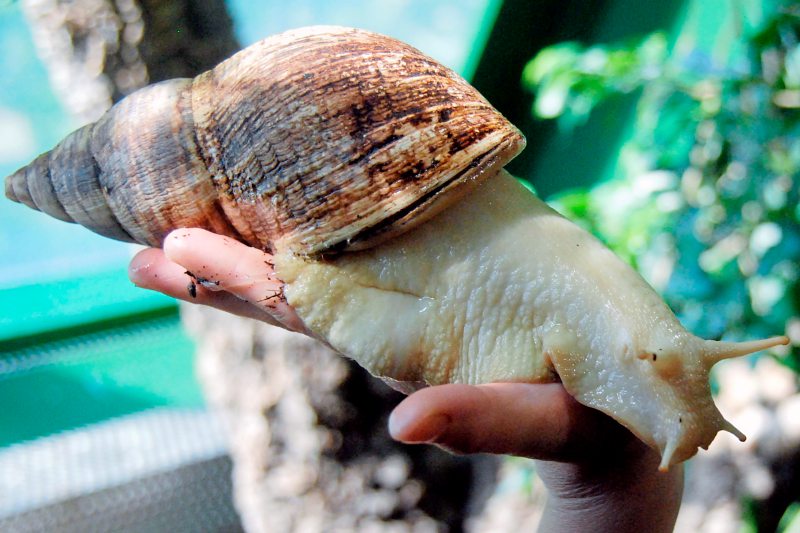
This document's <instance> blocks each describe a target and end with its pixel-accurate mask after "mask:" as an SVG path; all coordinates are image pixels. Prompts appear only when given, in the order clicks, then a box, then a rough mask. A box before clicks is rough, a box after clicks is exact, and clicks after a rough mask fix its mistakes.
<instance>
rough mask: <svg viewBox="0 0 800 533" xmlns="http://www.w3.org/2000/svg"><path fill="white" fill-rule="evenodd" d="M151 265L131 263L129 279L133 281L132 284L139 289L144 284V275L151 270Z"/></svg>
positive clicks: (147, 263)
mask: <svg viewBox="0 0 800 533" xmlns="http://www.w3.org/2000/svg"><path fill="white" fill-rule="evenodd" d="M151 266H152V265H151V263H149V262H146V263H141V264H139V263H131V264H130V265H129V266H128V279H129V280H131V283H133V284H134V285H136V286H137V287H139V286H141V282H142V273H143V272H145V271H147V270H149V269H150V267H151Z"/></svg>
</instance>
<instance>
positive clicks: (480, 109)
mask: <svg viewBox="0 0 800 533" xmlns="http://www.w3.org/2000/svg"><path fill="white" fill-rule="evenodd" d="M523 146H524V139H523V137H522V135H521V134H520V133H519V131H518V130H517V129H516V128H514V126H512V125H511V124H510V123H509V122H508V121H507V120H506V119H505V118H504V117H503V116H502V115H500V114H499V113H498V112H497V111H496V110H495V109H494V108H493V107H492V106H491V105H490V104H489V103H488V102H486V100H485V99H484V98H483V97H482V96H481V95H480V94H479V93H478V92H477V91H476V90H475V89H474V88H473V87H471V86H470V85H469V84H468V83H467V82H466V81H464V80H463V79H462V78H460V77H459V76H458V75H457V74H455V73H454V72H452V71H451V70H449V69H447V68H445V67H443V66H441V65H440V64H439V63H437V62H435V61H434V60H432V59H430V58H428V57H427V56H425V55H423V54H422V53H420V52H419V51H418V50H416V49H414V48H412V47H410V46H408V45H406V44H404V43H401V42H399V41H396V40H394V39H391V38H388V37H385V36H382V35H378V34H375V33H371V32H367V31H363V30H356V29H348V28H338V27H312V28H304V29H301V30H295V31H289V32H286V33H283V34H280V35H276V36H274V37H271V38H268V39H266V40H264V41H261V42H259V43H257V44H254V45H253V46H251V47H249V48H247V49H245V50H243V51H241V52H239V53H237V54H236V55H234V56H232V57H231V58H230V59H228V60H226V61H224V62H223V63H221V64H219V65H218V66H217V67H215V68H214V69H212V70H210V71H208V72H205V73H203V74H201V75H199V76H197V77H196V78H194V79H193V80H189V79H176V80H169V81H166V82H162V83H158V84H155V85H152V86H149V87H145V88H144V89H141V90H139V91H137V92H135V93H133V94H131V95H130V96H128V97H127V98H125V99H124V100H122V101H121V102H119V103H118V104H117V105H116V106H114V107H113V108H112V109H111V110H109V111H108V112H107V113H106V114H105V115H104V116H103V117H102V118H101V119H100V120H99V121H98V122H96V123H94V124H90V125H87V126H85V127H83V128H81V129H79V130H77V131H75V132H73V133H72V134H71V135H70V136H68V137H67V138H66V139H65V140H64V141H62V142H61V143H60V144H59V145H58V146H57V147H56V148H54V149H53V150H52V151H50V152H48V153H46V154H43V155H41V156H40V157H39V158H37V159H36V160H35V161H34V162H33V163H31V164H30V165H29V166H27V167H25V168H22V169H20V170H19V171H17V172H16V173H15V174H13V175H11V176H9V177H8V178H7V179H6V195H7V196H8V197H9V198H11V199H12V200H17V201H21V202H23V203H25V204H27V205H29V206H31V207H33V208H35V209H39V210H41V211H44V212H47V213H49V214H50V215H52V216H54V217H56V218H59V219H61V220H69V221H75V222H77V223H79V224H81V225H84V226H86V227H88V228H90V229H92V230H93V231H95V232H97V233H100V234H102V235H106V236H109V237H113V238H115V239H120V240H129V241H135V242H139V243H142V244H147V245H151V246H160V245H161V243H162V240H163V238H164V236H165V235H166V234H167V233H168V232H169V231H170V230H172V229H175V228H178V227H188V226H192V227H203V228H206V229H209V230H211V231H214V232H217V233H221V234H226V235H229V236H232V237H235V238H237V239H239V240H241V241H243V242H245V243H247V244H250V245H253V246H258V247H260V248H262V249H269V250H274V249H276V248H281V247H285V248H286V249H289V250H292V251H293V252H296V253H302V254H315V253H320V252H330V251H335V250H339V249H358V248H363V247H368V246H370V245H372V244H373V243H375V242H377V241H378V240H380V239H382V238H385V237H388V236H391V235H394V234H397V233H399V232H401V231H404V230H406V229H408V228H410V227H412V226H414V225H416V224H418V223H419V222H422V221H424V220H426V219H428V218H430V217H431V216H432V215H433V214H435V213H437V212H438V211H440V210H441V209H442V208H444V207H446V206H447V205H449V204H450V203H452V202H453V201H455V200H457V199H458V198H459V196H460V195H461V193H463V192H465V191H466V190H467V189H469V185H470V184H474V183H477V182H478V181H480V179H481V178H482V177H485V176H488V175H491V174H493V173H494V172H495V171H496V170H499V169H500V168H501V167H502V166H503V165H505V164H506V163H507V162H508V161H509V160H510V159H511V158H513V157H514V156H515V155H516V154H517V153H518V152H519V151H520V150H522V148H523Z"/></svg>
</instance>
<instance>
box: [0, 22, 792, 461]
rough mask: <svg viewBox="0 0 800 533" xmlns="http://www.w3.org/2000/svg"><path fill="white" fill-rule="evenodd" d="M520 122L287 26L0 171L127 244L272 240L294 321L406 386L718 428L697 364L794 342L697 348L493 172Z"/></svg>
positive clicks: (611, 262)
mask: <svg viewBox="0 0 800 533" xmlns="http://www.w3.org/2000/svg"><path fill="white" fill-rule="evenodd" d="M523 146H524V140H523V138H522V135H521V134H520V133H519V131H518V130H517V129H516V128H514V127H513V126H512V125H511V124H509V123H508V122H507V121H506V119H505V118H503V117H502V115H500V114H499V113H498V112H497V111H496V110H494V109H493V108H492V107H491V105H490V104H488V102H486V101H485V99H483V97H481V96H480V95H479V94H478V93H477V91H475V89H473V88H472V87H471V86H469V85H468V84H467V83H466V82H465V81H464V80H463V79H461V78H460V77H458V76H457V75H456V74H455V73H453V72H452V71H450V70H448V69H446V68H445V67H442V66H441V65H439V64H438V63H436V62H435V61H433V60H431V59H429V58H427V57H426V56H424V55H423V54H421V53H420V52H418V51H417V50H415V49H413V48H411V47H409V46H408V45H405V44H403V43H399V42H398V41H395V40H393V39H389V38H387V37H383V36H380V35H376V34H373V33H369V32H365V31H361V30H354V29H347V28H332V27H315V28H306V29H301V30H296V31H292V32H287V33H284V34H280V35H278V36H275V37H271V38H269V39H267V40H265V41H262V42H261V43H258V44H256V45H254V46H252V47H250V48H248V49H246V50H244V51H242V52H240V53H239V54H236V55H235V56H233V57H232V58H231V59H229V60H227V61H225V62H223V63H221V64H220V65H219V66H217V67H216V68H214V69H213V70H211V71H209V72H206V73H204V74H201V75H200V76H198V77H197V78H195V79H193V80H185V79H181V80H170V81H168V82H163V83H160V84H156V85H153V86H150V87H147V88H145V89H143V90H141V91H138V92H136V93H134V94H132V95H130V96H129V97H127V98H126V99H125V100H123V101H122V102H120V103H119V104H117V105H116V106H115V107H114V108H113V109H112V110H110V111H109V112H108V113H107V114H106V115H105V116H104V117H103V118H101V119H100V120H99V121H98V122H97V123H95V124H92V125H88V126H85V127H84V128H82V129H80V130H78V131H76V132H74V133H73V134H71V135H70V136H69V137H67V139H65V140H64V141H63V142H62V143H61V144H59V146H57V147H56V148H54V149H53V150H52V151H51V152H48V153H46V154H43V155H42V156H40V157H39V158H37V159H36V160H35V161H34V162H33V163H31V164H30V165H29V166H27V167H25V168H23V169H20V170H19V171H17V172H16V173H15V174H12V175H11V176H9V177H8V178H7V179H6V195H7V196H9V197H10V198H11V199H15V200H18V201H22V202H24V203H26V204H28V205H30V206H31V207H34V208H37V209H40V210H42V211H44V212H47V213H49V214H51V215H53V216H55V217H56V218H60V219H62V220H71V221H76V222H79V223H81V224H83V225H85V226H87V227H89V228H90V229H92V230H94V231H97V232H98V233H101V234H104V235H107V236H109V237H113V238H117V239H120V240H130V241H135V242H139V243H142V244H147V245H151V246H160V245H161V243H162V241H163V238H164V236H165V235H166V234H167V233H168V232H169V231H170V230H172V229H176V228H179V227H203V228H206V229H209V230H211V231H214V232H217V233H221V234H224V235H228V236H231V237H233V238H236V239H238V240H241V241H242V242H245V243H246V244H249V245H251V246H255V247H258V248H261V249H264V250H269V251H271V252H273V253H274V256H275V270H276V273H277V274H278V276H279V278H280V279H281V280H283V281H284V282H285V287H284V294H285V296H286V298H287V300H288V302H289V304H290V305H292V307H294V308H295V310H296V311H297V313H298V315H299V316H300V317H301V318H302V319H303V321H304V322H305V324H306V326H307V327H308V328H309V329H310V330H311V331H312V332H313V333H314V334H315V335H316V336H318V337H319V338H321V339H323V340H324V341H326V342H327V343H328V344H330V345H331V346H333V347H334V348H335V349H337V350H338V351H339V352H341V353H343V354H345V355H347V356H349V357H352V358H353V359H355V360H356V361H358V362H359V363H361V364H362V365H363V366H365V367H366V368H367V369H368V370H369V371H371V372H372V373H374V374H376V375H379V376H382V377H385V378H389V379H392V380H397V381H401V382H409V383H421V384H438V383H447V382H462V383H483V382H489V381H525V382H546V381H555V380H560V381H562V382H563V384H564V386H565V387H566V389H567V391H568V392H569V393H570V394H572V395H573V396H574V397H575V398H576V399H577V400H578V401H580V402H582V403H584V404H586V405H588V406H590V407H594V408H597V409H600V410H602V411H604V412H606V413H608V414H609V415H611V416H612V417H613V418H615V419H616V420H617V421H619V422H620V423H622V424H623V425H625V426H626V427H628V428H629V429H631V430H632V431H633V432H634V433H635V434H636V435H637V436H639V437H640V438H641V439H642V440H643V441H644V442H646V443H647V444H649V445H651V446H653V447H654V448H656V449H658V450H659V451H660V452H661V454H662V464H661V466H662V468H667V467H668V466H669V465H671V464H675V463H676V462H679V461H682V460H685V459H687V458H689V457H691V456H692V455H693V454H694V453H696V451H697V448H698V447H707V446H708V445H709V443H710V442H711V441H712V440H713V438H714V436H715V435H716V433H717V432H718V431H719V430H728V431H731V432H733V433H735V434H737V435H739V436H740V437H742V438H743V436H742V435H741V433H739V432H738V431H737V430H736V429H735V428H734V427H733V426H732V425H731V424H730V423H728V422H727V421H725V419H724V418H723V417H722V415H721V414H720V413H719V411H718V410H717V408H716V406H715V405H714V403H713V400H712V398H711V395H710V391H709V385H708V373H709V370H710V368H711V366H712V365H713V364H714V363H715V362H716V361H718V360H720V359H722V358H724V357H731V356H736V355H743V354H745V353H750V352H753V351H757V350H761V349H764V348H768V347H770V346H774V345H775V344H779V343H785V342H786V339H785V338H784V337H775V338H772V339H767V340H764V341H753V342H749V343H723V342H715V341H705V340H702V339H699V338H697V337H695V336H693V335H691V334H690V333H688V332H686V330H685V329H684V328H683V327H682V326H681V325H680V323H679V322H678V320H677V319H676V318H675V316H674V314H672V312H671V311H670V310H669V308H668V307H667V306H666V304H664V302H663V301H662V300H661V299H660V298H659V297H658V296H657V295H656V293H655V292H654V291H653V290H652V289H651V288H650V287H649V286H648V285H647V283H646V282H645V281H644V280H643V279H642V278H641V277H640V276H639V275H638V274H637V273H636V272H635V271H633V269H631V268H630V267H629V266H628V265H626V264H625V263H624V262H622V261H621V260H619V259H618V258H617V257H615V256H614V255H613V254H612V253H611V252H610V251H609V250H608V249H606V248H605V247H604V246H603V245H602V244H601V243H600V242H599V241H597V240H596V239H594V238H593V237H591V236H590V235H589V234H588V233H586V232H584V231H583V230H581V229H580V228H578V227H577V226H576V225H574V224H572V223H571V222H569V221H568V220H566V219H565V218H563V217H561V216H560V215H558V214H557V213H555V212H554V211H553V210H551V209H550V208H549V207H547V206H546V205H545V204H544V203H543V202H541V201H540V200H538V199H537V198H536V197H535V196H534V195H533V194H532V193H530V192H528V191H527V190H526V189H525V188H524V187H522V186H521V185H520V184H519V183H518V182H517V181H516V180H515V179H514V178H513V177H511V176H510V175H509V174H508V173H507V172H506V171H504V170H502V167H503V166H504V165H505V164H506V163H507V162H508V161H509V160H511V159H512V158H513V157H514V156H515V155H516V154H517V153H518V152H519V151H520V150H522V148H523Z"/></svg>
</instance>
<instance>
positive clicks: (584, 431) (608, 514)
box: [129, 229, 683, 533]
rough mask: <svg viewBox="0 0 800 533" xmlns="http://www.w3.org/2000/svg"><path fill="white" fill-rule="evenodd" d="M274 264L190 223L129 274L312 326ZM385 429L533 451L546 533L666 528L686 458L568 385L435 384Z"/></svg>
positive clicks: (248, 313) (295, 326)
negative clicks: (667, 460) (657, 446)
mask: <svg viewBox="0 0 800 533" xmlns="http://www.w3.org/2000/svg"><path fill="white" fill-rule="evenodd" d="M271 265H272V257H271V256H270V255H269V254H266V253H264V252H262V251H260V250H258V249H255V248H251V247H248V246H246V245H244V244H241V243H238V242H236V241H234V240H232V239H229V238H227V237H221V236H218V235H214V234H213V233H209V232H207V231H204V230H200V229H182V230H176V231H174V232H172V233H171V234H169V235H168V236H167V238H166V239H165V241H164V248H163V251H162V250H160V249H152V248H151V249H146V250H143V251H141V252H140V253H138V254H137V255H136V256H135V257H134V258H133V260H132V261H131V264H130V269H129V275H130V278H131V281H133V282H134V283H135V284H136V285H137V286H139V287H143V288H147V289H152V290H156V291H159V292H162V293H165V294H168V295H170V296H173V297H175V298H178V299H181V300H186V301H189V302H192V303H198V304H203V305H208V306H211V307H215V308H217V309H221V310H223V311H227V312H230V313H234V314H236V315H240V316H244V317H249V318H254V319H256V320H261V321H264V322H267V323H269V324H272V325H276V326H279V327H283V328H286V329H289V330H292V331H298V332H301V333H305V334H307V335H311V332H309V331H308V330H307V329H306V328H305V326H304V325H303V323H302V321H301V320H300V319H299V318H298V317H297V315H296V314H295V313H294V312H293V310H292V309H291V307H290V306H289V305H288V304H287V303H285V301H283V300H282V299H281V297H280V294H281V287H282V282H281V281H280V280H279V279H277V277H276V276H275V274H274V272H273V270H272V267H271ZM187 271H188V272H191V273H192V274H193V275H194V277H195V278H194V279H193V278H192V277H190V276H189V275H188V274H187ZM198 279H200V280H207V281H205V283H198V282H197V280H198ZM193 282H194V283H195V285H196V291H195V292H196V295H195V296H194V297H192V296H191V295H190V291H189V290H188V287H189V286H190V285H191V284H192V283H193ZM389 431H390V433H391V435H392V437H393V438H395V439H396V440H398V441H401V442H405V443H409V444H418V443H419V444H421V443H426V444H433V445H436V446H440V447H442V448H445V449H447V450H449V451H452V452H454V453H462V454H468V453H493V454H510V455H517V456H521V457H530V458H533V459H536V460H537V471H538V473H539V475H540V476H541V478H542V480H543V481H544V483H545V485H546V487H547V489H548V491H549V498H548V502H547V506H546V508H545V512H544V517H543V519H542V522H541V524H540V527H539V531H542V532H559V531H565V532H566V531H570V532H571V531H596V532H603V531H614V532H623V533H624V532H629V531H630V532H636V533H639V532H641V531H652V532H666V531H672V529H673V527H674V524H675V520H676V518H677V514H678V509H679V506H680V499H681V493H682V489H683V470H682V467H681V466H680V465H679V466H674V467H672V468H671V469H670V470H669V471H668V472H666V473H665V472H659V471H658V464H659V462H660V456H659V454H658V453H657V452H655V451H654V450H652V449H651V448H649V447H647V446H646V445H644V444H643V443H642V442H641V441H640V440H638V439H636V438H635V437H634V436H633V435H632V434H631V433H630V432H628V431H627V430H626V429H624V428H623V427H622V426H620V425H618V424H617V423H616V422H614V421H613V420H611V419H610V418H608V417H607V416H605V415H603V414H601V413H599V412H598V411H595V410H593V409H590V408H588V407H585V406H583V405H581V404H579V403H578V402H576V401H575V400H574V399H573V398H572V397H571V396H570V395H569V394H567V393H566V391H565V390H564V388H563V387H562V386H561V385H560V384H523V383H492V384H487V385H478V386H470V385H440V386H436V387H428V388H425V389H422V390H420V391H418V392H416V393H414V394H412V395H410V396H408V397H407V398H406V399H405V400H404V401H402V402H401V403H400V404H399V405H398V406H397V407H396V408H395V410H394V411H393V412H392V415H391V417H390V419H389Z"/></svg>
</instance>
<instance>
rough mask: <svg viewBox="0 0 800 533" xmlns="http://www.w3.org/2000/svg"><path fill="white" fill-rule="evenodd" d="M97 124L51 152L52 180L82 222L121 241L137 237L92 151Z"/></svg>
mask: <svg viewBox="0 0 800 533" xmlns="http://www.w3.org/2000/svg"><path fill="white" fill-rule="evenodd" d="M93 131H94V124H87V125H86V126H84V127H82V128H80V129H78V130H77V131H75V132H73V133H71V134H70V135H69V136H68V137H67V138H66V139H64V140H63V141H61V142H60V143H59V144H58V146H56V147H55V148H54V149H53V150H52V151H51V152H50V173H49V176H42V175H40V177H39V179H38V180H33V179H32V180H31V181H41V180H42V179H45V180H49V181H51V182H52V184H53V190H54V191H55V194H56V197H57V198H58V201H59V202H60V204H61V205H62V206H64V209H65V210H66V212H67V213H68V214H69V216H70V217H71V218H72V219H73V220H74V221H75V222H77V223H78V224H80V225H81V226H84V227H87V228H89V229H90V230H92V231H94V232H96V233H99V234H100V235H104V236H106V237H111V238H113V239H117V240H120V241H127V242H133V241H134V240H135V239H134V238H133V237H132V236H131V234H130V233H129V232H128V231H126V230H125V228H123V227H122V226H121V225H120V224H119V222H118V220H117V217H116V214H115V213H114V212H113V211H112V210H111V209H110V206H109V205H108V199H107V198H106V195H105V191H104V190H103V185H102V182H101V176H100V173H101V170H100V168H99V167H98V165H97V161H96V160H95V158H94V156H93V155H92V152H91V137H92V134H93Z"/></svg>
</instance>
